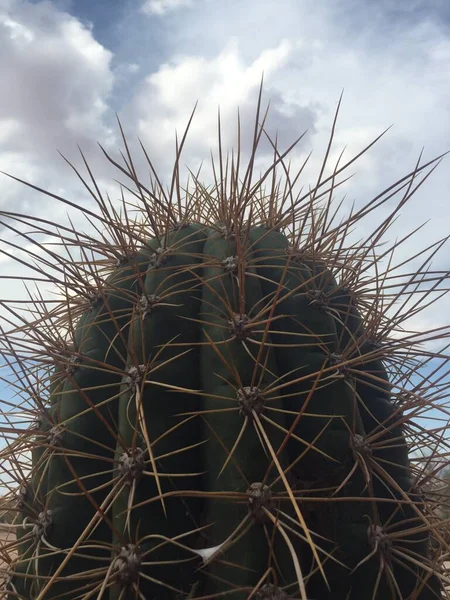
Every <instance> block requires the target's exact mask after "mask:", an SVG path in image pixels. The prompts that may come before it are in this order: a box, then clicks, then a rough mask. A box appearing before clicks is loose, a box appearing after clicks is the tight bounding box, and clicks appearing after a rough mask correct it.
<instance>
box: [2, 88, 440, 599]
mask: <svg viewBox="0 0 450 600" xmlns="http://www.w3.org/2000/svg"><path fill="white" fill-rule="evenodd" d="M338 110H339V109H338ZM266 114H267V113H266ZM336 117H337V113H336ZM191 118H192V117H191ZM265 118H266V116H264V118H263V120H262V121H263V122H262V124H261V125H260V120H261V92H260V97H259V100H258V108H257V115H256V125H255V133H254V139H253V148H252V153H251V157H250V160H249V163H248V167H247V169H246V171H245V172H244V173H242V172H241V170H242V165H241V155H240V147H239V149H238V155H237V157H234V158H233V159H232V160H229V159H227V161H226V162H225V161H224V158H223V156H222V151H220V160H219V164H218V165H215V166H214V183H213V184H212V185H211V186H206V185H202V184H201V183H200V181H199V178H198V176H192V179H193V181H194V189H193V191H192V190H190V189H189V185H188V186H187V188H186V189H185V190H183V188H182V186H181V185H180V183H179V158H180V153H181V149H182V147H183V143H182V144H181V145H180V148H178V146H177V157H176V161H175V167H174V170H173V178H172V184H171V186H170V189H168V190H165V189H164V187H163V186H162V184H161V183H160V180H159V178H158V177H157V176H156V173H155V172H154V170H153V166H152V164H151V162H150V160H149V159H148V157H147V154H145V156H146V158H147V160H148V161H149V165H150V167H151V169H152V172H153V175H154V176H153V179H152V186H151V187H150V188H149V187H146V186H145V185H144V184H143V183H142V182H141V181H140V180H139V179H138V177H137V169H136V168H135V166H134V163H133V160H132V157H131V153H130V152H129V150H128V145H127V142H126V139H125V137H124V138H123V139H124V142H125V148H126V155H125V156H124V166H122V165H121V164H120V163H118V162H116V161H115V160H114V159H113V158H112V157H111V156H110V155H109V154H108V153H106V151H104V150H103V152H104V153H105V156H106V157H107V159H108V160H109V161H110V162H111V163H112V164H113V165H114V166H115V167H117V169H118V170H119V171H120V173H121V174H122V175H124V176H125V177H126V178H127V182H126V183H124V184H122V192H124V191H127V192H128V193H130V194H131V197H132V198H131V199H130V200H125V195H123V199H122V203H121V208H120V209H119V208H118V207H117V204H115V203H114V202H112V201H110V199H109V198H105V196H104V195H103V194H102V193H101V191H100V189H99V187H98V185H97V184H96V182H95V179H94V177H93V175H92V173H91V171H90V169H89V167H88V165H87V162H86V161H85V164H86V167H87V168H88V173H89V176H90V178H91V183H89V182H88V181H87V180H84V179H83V178H82V176H81V175H80V173H79V172H78V170H77V169H76V168H75V167H73V168H74V169H75V172H76V173H77V175H78V176H79V177H80V178H81V179H82V181H83V183H84V185H85V187H86V189H87V190H88V191H89V193H90V194H91V196H92V199H93V200H94V201H95V203H96V205H97V208H96V209H95V210H90V209H88V208H87V207H86V206H77V204H76V203H74V202H70V201H68V200H66V199H64V198H61V197H56V196H55V195H53V194H51V193H50V192H46V191H45V190H39V191H41V192H44V193H48V194H49V195H51V196H53V198H56V199H57V201H58V202H60V203H63V205H66V206H70V207H71V209H74V210H79V211H81V213H82V214H84V215H85V216H86V218H87V219H88V221H89V223H90V228H91V229H90V233H82V232H80V228H79V227H75V226H63V225H56V224H54V223H52V222H51V221H49V220H46V219H44V218H42V217H37V216H26V215H20V214H17V213H13V212H6V211H2V212H1V215H2V225H3V227H4V228H5V231H6V232H9V233H14V234H18V235H20V236H21V237H22V240H23V242H24V244H22V245H25V243H26V245H27V246H28V248H31V249H29V250H28V252H29V255H30V260H29V261H28V264H29V265H31V264H32V267H31V268H33V269H34V270H35V280H36V282H39V283H40V284H42V282H43V281H44V282H47V283H49V284H51V285H52V286H53V287H54V289H56V290H57V291H58V295H59V299H58V300H57V301H54V300H52V301H50V300H49V301H44V300H42V298H41V297H36V298H31V300H30V305H31V310H30V311H29V312H26V313H25V312H24V311H23V310H21V309H20V308H18V307H16V306H14V304H13V303H11V302H3V305H2V309H3V312H4V315H6V316H4V317H3V318H4V327H3V335H2V338H1V339H2V356H3V359H4V361H5V363H6V364H7V365H8V367H9V368H10V369H12V371H13V372H14V374H15V378H14V381H13V382H12V383H11V385H12V388H13V389H14V390H15V391H16V393H17V394H18V395H19V397H20V398H22V400H23V403H22V405H20V406H19V405H18V403H17V402H15V403H12V406H11V415H10V416H9V417H8V420H9V421H10V424H9V426H8V427H6V428H5V431H7V433H8V443H7V445H6V447H5V448H4V450H3V454H2V456H3V460H4V461H8V464H9V467H7V468H9V469H10V476H11V477H12V479H13V484H14V485H11V490H10V493H9V494H7V495H6V497H5V502H8V503H9V504H8V506H9V507H10V506H11V502H12V501H13V500H14V498H15V500H14V502H15V504H14V508H13V510H14V518H13V523H12V527H13V528H14V529H15V531H16V541H15V542H14V543H13V547H12V546H11V542H9V546H8V547H7V546H6V545H4V548H3V553H2V554H4V555H5V557H6V558H5V559H4V562H5V564H4V565H3V572H4V579H5V581H4V586H3V595H4V597H5V598H7V599H8V600H13V599H14V598H21V599H24V600H31V599H33V600H42V599H46V600H47V599H56V598H58V599H61V600H64V599H74V600H75V599H86V600H87V599H98V600H100V599H102V600H131V599H138V598H139V599H142V600H150V599H153V598H158V599H166V598H167V599H182V598H203V599H205V600H206V599H207V598H211V599H212V598H222V597H223V598H230V599H233V600H234V599H236V600H240V599H245V598H254V599H255V600H256V599H258V600H269V599H271V600H282V599H283V600H284V599H288V598H291V599H294V598H297V599H298V598H301V599H302V600H306V599H314V600H328V599H330V600H331V599H333V600H339V599H342V600H356V599H358V600H360V599H362V600H374V599H378V598H379V599H386V600H388V599H399V600H400V599H401V600H406V599H410V600H413V599H418V600H429V599H430V600H431V599H432V598H440V597H441V594H442V591H443V583H442V582H443V581H445V577H444V575H443V567H442V563H443V557H445V553H446V552H447V551H448V545H447V541H446V540H447V539H448V538H447V537H446V522H445V521H443V520H442V519H440V518H439V515H438V510H437V508H438V507H437V502H436V501H435V500H433V489H429V488H430V486H428V488H427V485H425V484H426V481H425V475H424V473H425V470H424V469H421V464H423V461H424V459H420V456H419V454H420V450H421V449H423V448H429V449H432V448H434V456H437V454H438V452H439V451H441V450H438V448H444V450H445V440H444V435H443V431H442V430H441V429H439V428H437V429H429V430H426V429H425V428H423V427H421V425H420V420H419V421H418V420H417V419H418V417H421V416H424V415H426V413H427V411H428V410H429V409H430V408H432V407H435V408H436V409H439V407H441V408H442V410H443V411H444V412H445V403H444V402H443V398H444V396H445V384H444V383H443V380H444V381H445V379H444V375H445V371H446V364H447V360H448V357H447V354H446V353H445V347H444V348H443V349H442V350H434V349H433V350H429V349H428V346H423V342H427V341H436V340H437V342H439V341H442V342H444V340H445V338H446V336H447V328H445V327H443V328H441V329H439V330H432V331H430V332H411V331H410V330H409V329H406V328H405V327H406V325H405V321H406V319H407V318H408V317H409V316H411V315H415V314H417V313H418V312H419V311H420V310H422V309H423V308H424V307H425V306H427V305H429V303H430V302H431V299H432V298H433V294H436V292H437V293H439V290H441V289H443V285H442V284H443V282H445V281H446V278H447V277H448V274H447V273H446V272H438V271H436V270H434V271H431V270H430V269H429V265H430V261H431V258H432V256H433V255H434V253H435V251H436V248H437V247H438V246H440V243H436V244H435V245H431V246H430V247H429V248H427V249H425V250H424V251H421V252H418V253H417V255H416V256H415V257H413V258H412V259H411V260H412V261H413V263H412V264H413V265H417V264H418V263H420V264H419V267H418V268H416V266H413V267H412V269H413V271H412V272H408V269H407V268H406V270H405V265H407V263H408V260H406V261H404V260H403V261H401V262H400V263H397V264H394V261H393V256H394V254H395V252H396V250H397V248H398V246H399V242H398V241H397V242H395V243H394V244H392V245H391V246H386V243H385V241H384V237H385V234H386V232H387V231H388V229H389V226H390V225H391V223H392V222H393V221H394V219H395V218H396V216H397V215H398V212H399V210H400V208H402V207H403V206H404V205H405V203H406V201H407V200H408V199H409V198H410V197H411V196H412V195H413V193H414V191H415V189H417V187H418V186H419V185H420V184H421V182H422V180H423V179H420V178H421V177H422V176H423V175H424V174H425V177H426V176H427V174H428V173H429V170H430V169H429V168H431V169H432V168H434V166H435V165H436V163H437V161H438V159H435V160H433V161H430V162H428V163H427V164H424V165H422V166H418V165H417V166H416V167H415V169H414V170H413V171H412V172H411V173H410V174H409V175H407V176H405V177H404V178H402V179H401V180H400V181H398V182H396V183H395V184H393V185H392V186H390V187H389V188H388V189H387V190H386V191H385V192H383V193H381V194H380V195H379V196H377V197H376V198H375V199H373V200H371V201H370V202H367V203H366V204H365V205H364V206H363V207H362V208H360V209H359V210H357V211H352V212H351V213H350V214H349V216H348V217H346V218H343V219H341V220H340V221H338V215H340V212H339V210H335V209H334V208H333V203H334V198H333V196H334V193H335V191H336V190H337V189H338V186H339V185H340V183H342V182H340V181H338V180H339V178H340V176H341V174H342V173H344V172H345V169H346V168H347V167H348V166H349V165H350V164H351V163H352V162H353V161H354V160H355V159H352V160H350V161H349V162H348V163H347V164H346V165H343V166H339V161H338V164H337V165H336V166H335V167H334V168H333V169H332V170H331V173H330V175H328V176H326V175H325V171H326V168H327V161H329V150H328V151H327V154H326V157H325V160H324V163H323V167H322V169H321V173H320V176H319V179H318V181H317V184H316V185H315V186H313V187H312V188H311V189H310V190H309V191H308V192H306V193H303V194H302V193H298V194H297V195H296V194H295V193H294V189H295V184H296V179H297V177H295V178H293V177H291V175H290V173H289V168H288V167H287V166H286V165H285V158H286V156H287V154H288V152H289V151H290V150H292V148H293V147H294V146H295V144H294V145H292V146H291V147H290V148H289V150H288V151H286V152H284V153H282V152H280V151H279V150H278V148H277V144H275V143H273V142H271V144H272V146H273V151H274V158H273V162H272V164H271V165H270V167H269V169H268V170H267V171H266V172H265V173H264V174H263V175H261V177H260V178H259V179H258V180H257V181H256V182H255V181H253V179H254V176H253V171H254V169H255V155H256V150H257V147H258V143H259V141H260V138H261V136H262V135H265V129H264V123H265ZM335 119H336V118H335ZM334 128H335V122H334V123H333V132H334ZM219 136H220V121H219ZM267 137H268V136H267ZM269 139H270V138H269ZM331 141H332V138H331V140H330V146H331ZM183 142H184V138H183ZM371 145H372V144H371ZM369 147H370V146H369ZM364 151H365V150H364ZM83 159H84V156H83ZM280 167H282V168H283V175H284V186H285V187H284V191H283V187H282V178H279V177H278V174H277V169H279V168H280ZM427 169H428V170H427ZM18 181H22V180H18ZM130 181H131V185H134V186H135V189H133V188H131V187H129V186H130V183H129V182H130ZM22 183H26V182H24V181H22ZM188 183H189V182H188ZM265 183H268V184H269V191H268V192H267V191H264V189H263V186H264V185H265ZM26 185H29V186H31V187H34V186H32V185H31V184H26ZM396 194H399V195H400V199H399V200H398V201H397V204H396V205H395V206H394V208H393V209H391V210H390V212H389V213H388V215H387V216H386V213H385V212H384V218H383V220H382V222H381V223H380V225H378V226H377V227H376V228H375V229H374V231H372V232H371V233H370V235H368V236H367V238H366V239H365V240H363V241H361V242H358V243H355V242H354V240H353V238H352V229H353V227H354V225H355V224H358V223H359V222H360V221H361V220H362V219H363V218H364V217H367V216H370V218H371V219H373V213H374V211H376V210H377V209H381V210H382V211H383V209H384V208H385V207H386V206H387V205H389V202H391V204H392V198H393V197H395V195H396ZM136 214H137V216H136ZM30 225H32V228H33V232H32V233H30V231H29V226H30ZM94 229H95V231H96V232H97V233H96V234H95V232H94V233H93V230H94ZM406 237H408V236H406ZM44 238H45V240H44V241H42V240H43V239H44ZM405 239H406V238H405ZM49 240H50V242H49ZM5 243H9V244H10V246H11V247H10V249H8V248H7V246H6V250H3V252H6V253H7V254H8V255H9V256H12V255H13V254H15V248H18V247H19V246H18V245H17V244H16V242H13V241H11V240H9V242H8V240H7V236H6V242H5ZM55 243H57V244H59V246H60V247H62V248H63V249H62V250H57V249H55V248H54V244H55ZM75 253H78V254H77V257H75V256H74V254H75ZM18 260H20V258H18ZM383 264H384V265H385V266H383ZM444 287H445V286H444ZM444 291H445V290H444ZM432 359H433V360H434V362H433V372H432V373H431V375H430V374H429V373H427V372H426V371H425V372H423V373H422V372H421V370H420V368H419V367H420V366H422V368H423V367H424V366H425V367H426V365H427V364H428V363H430V361H431V360H432ZM434 365H438V366H437V367H434ZM421 373H422V374H421ZM441 400H442V402H441V404H439V402H440V401H441ZM17 406H19V409H20V411H21V414H22V415H23V414H25V418H26V420H28V421H29V422H30V425H29V427H26V428H24V427H23V425H21V424H20V423H18V421H17V411H18V408H17ZM5 414H6V413H5ZM14 416H15V417H14ZM13 417H14V418H13ZM22 419H23V416H22ZM10 438H11V439H12V440H13V441H11V440H10ZM439 444H440V446H439ZM444 450H442V452H444ZM444 454H445V452H444ZM418 457H419V458H418ZM421 460H422V462H421ZM4 464H5V465H6V464H7V463H6V462H4ZM5 468H6V467H5ZM427 481H429V480H427ZM5 506H6V504H5ZM11 548H12V549H13V550H15V553H16V556H14V552H12V553H11ZM8 549H9V551H10V552H9V553H7V550H8Z"/></svg>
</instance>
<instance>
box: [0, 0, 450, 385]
mask: <svg viewBox="0 0 450 600" xmlns="http://www.w3.org/2000/svg"><path fill="white" fill-rule="evenodd" d="M449 64H450V4H449V3H448V2H447V1H446V0H411V1H410V2H407V3H406V2H398V1H397V0H381V1H380V0H378V1H377V2H370V1H361V0H323V1H321V2H318V1H317V0H314V1H312V0H273V1H266V2H264V1H261V0H245V1H242V0H225V1H223V0H123V1H118V0H117V1H116V0H95V1H94V0H43V1H42V0H0V82H1V83H2V93H1V94H0V170H3V171H7V172H9V173H12V174H14V175H16V176H18V177H21V178H24V179H26V180H28V181H32V182H33V183H34V184H35V185H39V186H42V187H45V188H47V189H51V190H52V191H55V192H56V193H59V194H62V195H65V196H66V197H68V198H70V199H72V200H73V201H75V202H77V201H79V202H84V201H86V198H85V195H84V193H83V191H82V190H81V189H80V185H79V183H78V182H77V180H76V178H75V177H74V176H73V175H72V173H71V171H70V170H69V168H68V167H67V166H66V165H65V163H64V162H63V160H62V159H61V157H60V156H59V155H58V153H57V150H59V151H61V152H62V153H63V154H64V155H65V156H67V157H68V158H69V159H70V160H74V161H75V162H76V164H78V165H79V164H80V159H79V155H78V150H77V144H80V146H81V147H82V148H83V150H84V151H85V152H86V155H87V157H88V159H89V162H90V164H92V166H93V169H94V171H95V173H96V175H97V177H98V179H99V182H100V183H101V186H103V189H108V190H114V193H115V194H116V195H117V187H114V185H113V182H112V180H111V178H112V177H114V176H115V173H114V172H113V171H112V170H111V168H110V167H109V166H108V164H106V163H105V161H104V160H103V158H102V155H101V152H100V151H99V149H98V147H97V142H100V143H101V144H102V145H103V146H105V147H106V148H107V149H108V150H110V151H111V152H112V154H113V155H116V156H118V155H117V148H118V147H121V143H120V139H119V131H118V128H117V126H116V122H115V113H116V112H117V113H118V114H119V117H120V118H121V121H122V123H123V125H124V127H125V131H126V132H127V134H128V135H129V137H130V140H131V144H132V147H133V146H134V147H136V146H137V144H136V136H138V135H139V136H140V138H141V139H142V141H143V143H144V145H145V146H146V147H147V148H148V150H149V154H150V156H151V157H152V158H154V159H155V163H156V165H157V167H158V168H159V170H160V172H161V173H162V176H163V179H164V175H166V176H167V175H168V173H169V169H170V166H171V164H172V161H173V157H174V134H175V129H177V130H178V132H179V133H180V131H182V130H183V129H184V127H185V125H186V123H187V120H188V117H189V115H190V113H191V111H192V109H193V106H194V103H195V102H196V101H197V100H199V105H198V109H197V113H196V117H195V120H194V123H193V126H192V129H191V134H190V137H189V141H188V144H187V146H186V151H185V154H184V162H185V163H186V164H189V166H190V167H191V168H193V170H196V168H197V167H198V165H199V164H200V161H201V160H203V159H204V160H206V161H207V160H208V159H209V148H210V147H215V146H216V142H217V137H216V118H217V107H218V105H219V104H220V107H221V112H222V123H223V128H224V143H225V146H226V147H231V146H232V145H233V144H234V143H235V131H236V114H237V112H236V111H237V107H238V106H239V107H240V112H241V117H242V120H243V135H244V137H245V136H246V137H247V140H248V139H250V138H249V136H250V135H251V131H252V127H253V121H252V119H253V114H254V108H255V103H256V99H257V93H258V87H259V83H260V79H261V74H262V71H264V77H265V86H264V100H265V101H267V100H269V99H270V100H271V107H272V108H271V113H270V118H269V124H268V129H269V132H270V133H271V134H275V132H278V136H279V141H280V145H281V146H283V147H287V146H288V145H289V144H290V143H291V142H292V141H293V140H294V139H295V138H296V137H297V136H298V135H300V134H301V133H302V132H304V131H305V130H308V133H307V135H306V136H305V138H304V140H303V141H302V143H301V145H300V146H299V151H298V154H297V155H295V156H296V157H297V158H296V159H297V161H298V162H299V161H301V159H302V157H303V158H304V156H305V155H306V154H307V153H308V152H309V151H310V150H314V154H313V157H312V160H311V173H316V174H317V168H318V166H319V165H320V161H321V157H322V156H323V152H324V150H325V148H326V144H327V138H328V134H329V129H330V125H331V122H332V118H333V114H334V110H335V108H336V104H337V101H338V99H339V95H340V93H341V91H342V90H343V89H344V98H343V104H342V109H341V115H340V119H339V122H338V130H337V134H336V138H335V142H336V145H335V151H334V154H333V156H337V155H338V154H339V152H340V150H341V149H342V148H343V147H344V146H345V145H346V146H347V148H348V151H347V153H346V156H347V157H349V156H350V155H352V154H354V153H356V152H358V151H359V150H361V149H362V147H363V146H365V145H366V144H368V143H369V142H370V141H371V140H372V139H373V138H374V137H376V136H377V135H378V134H379V133H380V132H381V131H382V130H384V129H385V128H386V127H388V126H389V125H391V124H393V128H392V129H391V130H390V131H389V132H388V133H387V134H386V136H385V137H384V138H383V139H382V140H381V141H380V142H379V143H378V145H377V146H376V147H375V148H374V149H372V150H371V151H370V153H369V155H366V156H365V157H363V158H362V159H361V160H360V161H359V162H358V163H357V164H356V165H355V166H354V167H353V166H352V170H351V172H352V173H353V172H355V173H356V175H355V177H354V178H353V179H352V180H351V181H350V182H349V184H348V186H347V187H346V193H347V198H348V203H350V202H352V201H355V203H356V204H357V205H358V204H361V203H362V202H365V201H367V199H368V198H369V197H370V196H371V195H374V194H375V193H377V192H379V191H380V190H382V189H384V188H385V187H387V186H388V185H389V184H390V183H392V182H393V181H395V180H396V179H398V178H400V177H401V176H402V175H404V174H405V173H406V172H408V171H410V170H412V169H413V168H414V165H415V162H416V160H417V157H418V155H419V153H420V151H421V150H422V148H423V147H424V148H425V150H424V160H429V159H430V158H432V157H434V156H436V155H438V154H440V153H442V152H445V151H447V150H449V149H450V114H449V113H450V69H449ZM268 148H269V146H268V145H267V144H266V146H263V149H262V150H263V154H264V151H267V149H268ZM449 160H450V158H447V159H445V160H444V163H443V164H442V165H441V166H440V168H439V169H438V171H436V172H435V173H434V174H433V175H432V177H431V179H430V180H429V181H428V182H427V183H426V185H425V186H424V188H422V189H421V190H420V191H419V192H418V194H417V196H416V197H415V198H414V199H413V200H412V201H411V203H410V205H409V207H407V208H405V209H404V210H403V211H402V214H401V219H400V221H399V223H397V224H396V225H395V227H394V228H393V230H392V239H394V238H395V236H400V235H402V234H404V233H405V231H407V230H410V229H413V228H414V227H416V226H417V225H418V224H420V223H422V222H423V221H425V220H428V219H431V222H430V224H429V225H428V226H427V227H426V228H425V229H424V230H422V232H421V233H420V234H418V236H416V238H415V239H414V241H412V242H411V243H410V244H407V245H405V247H404V248H403V249H402V250H401V251H400V253H399V257H402V256H408V255H409V254H412V253H413V252H416V251H417V248H418V247H421V246H424V245H426V244H428V243H429V242H430V241H431V240H435V239H438V238H441V237H443V236H445V235H447V234H448V222H449V217H450V208H449V206H450V205H449V189H450V169H449V166H448V165H449ZM137 164H138V166H139V167H140V168H142V169H144V162H143V160H141V159H138V161H137ZM143 173H144V176H146V171H143ZM166 180H167V179H166ZM310 182H311V181H308V180H306V181H305V182H304V183H305V185H308V183H310ZM0 190H1V194H0V206H1V208H2V209H5V208H6V209H9V208H11V207H14V209H17V208H20V209H21V210H24V211H28V212H36V213H39V214H40V215H47V216H49V215H51V216H52V217H54V218H55V219H58V220H61V221H64V215H65V209H64V210H62V209H61V207H59V208H58V207H57V206H56V205H55V203H54V202H53V203H52V201H51V200H48V199H45V198H44V197H43V196H39V195H37V194H36V193H35V192H32V191H30V190H28V189H26V188H24V187H23V186H21V185H20V184H18V183H16V182H14V181H12V180H10V179H8V178H6V177H4V176H0ZM382 214H383V213H381V215H382ZM371 226H373V223H368V224H361V233H362V235H364V233H367V232H368V231H369V230H370V227H371ZM366 227H367V229H365V228H366ZM447 257H448V251H444V252H442V253H441V255H440V257H438V258H436V261H435V263H434V265H435V267H436V268H441V269H443V268H448V267H449V261H448V258H447ZM0 268H1V270H2V272H3V273H13V272H15V273H16V272H17V266H15V265H14V264H13V262H12V261H10V260H7V259H5V258H1V259H0ZM22 294H23V291H21V289H19V285H18V284H17V285H16V284H11V285H8V287H7V288H6V287H5V288H4V289H2V293H1V296H2V298H6V297H7V296H8V295H9V297H11V298H17V297H19V296H21V295H22ZM448 308H450V305H449V302H448V301H447V300H443V301H441V303H440V304H439V306H438V307H434V308H432V309H431V310H429V311H427V313H426V314H423V315H420V316H419V317H415V318H414V319H413V321H414V326H415V327H417V328H419V329H423V328H426V327H430V328H431V327H435V326H438V325H442V324H445V322H446V321H447V315H448V314H449V311H448ZM4 393H5V394H6V393H7V392H6V391H5V392H4Z"/></svg>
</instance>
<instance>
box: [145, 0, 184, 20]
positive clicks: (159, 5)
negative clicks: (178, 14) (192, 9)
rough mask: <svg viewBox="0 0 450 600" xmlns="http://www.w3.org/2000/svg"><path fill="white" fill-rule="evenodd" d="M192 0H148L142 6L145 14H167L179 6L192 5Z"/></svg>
mask: <svg viewBox="0 0 450 600" xmlns="http://www.w3.org/2000/svg"><path fill="white" fill-rule="evenodd" d="M192 4H193V3H192V0H146V2H144V4H143V5H142V7H141V11H142V12H143V13H144V14H149V15H158V16H161V15H165V14H166V13H168V12H171V11H174V10H177V9H179V8H184V7H189V6H192Z"/></svg>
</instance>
